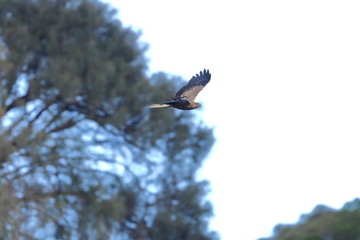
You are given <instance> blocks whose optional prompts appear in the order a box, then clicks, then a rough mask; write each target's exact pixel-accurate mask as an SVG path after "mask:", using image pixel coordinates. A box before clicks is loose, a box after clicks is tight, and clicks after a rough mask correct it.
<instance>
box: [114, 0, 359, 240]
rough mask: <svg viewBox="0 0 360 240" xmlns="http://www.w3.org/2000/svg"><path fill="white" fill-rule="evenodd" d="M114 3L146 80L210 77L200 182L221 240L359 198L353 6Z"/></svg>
mask: <svg viewBox="0 0 360 240" xmlns="http://www.w3.org/2000/svg"><path fill="white" fill-rule="evenodd" d="M108 1H111V0H108ZM112 5H113V6H115V7H117V8H119V11H120V12H119V17H120V19H121V21H122V22H123V23H124V24H126V25H132V26H133V27H134V29H141V30H142V32H143V35H142V38H141V40H143V41H145V42H148V43H149V44H150V49H149V51H148V52H147V56H148V57H149V59H150V62H149V66H150V71H151V72H155V71H159V70H163V71H165V72H169V73H172V74H176V75H181V76H183V77H184V78H186V79H189V78H190V77H191V76H192V75H194V74H196V73H198V72H199V71H200V70H202V69H204V68H209V69H210V71H211V73H212V81H211V82H210V83H209V84H208V85H207V87H206V88H205V89H204V90H203V91H202V92H201V93H200V95H199V97H198V100H199V101H200V102H202V103H203V105H204V107H203V109H202V111H201V114H200V116H201V117H202V118H203V119H204V121H206V122H207V123H208V124H209V125H211V126H215V129H216V130H215V134H216V138H217V142H216V145H215V146H214V148H213V150H212V152H211V154H210V155H209V157H208V159H207V161H206V162H205V164H204V168H203V169H202V172H201V176H202V177H204V178H207V179H209V180H210V181H211V186H212V189H213V191H212V193H211V194H210V195H209V197H210V199H211V201H212V203H213V206H214V208H215V209H214V210H215V217H214V218H213V220H212V221H211V228H212V229H215V230H217V231H218V232H219V233H220V236H221V238H222V239H224V240H234V239H237V240H248V239H249V240H251V239H257V238H260V237H264V236H268V235H269V234H271V231H272V228H273V227H274V226H275V225H276V224H278V223H280V222H283V223H284V222H287V223H288V222H295V221H297V220H298V218H299V216H300V214H302V213H306V212H309V211H311V210H312V209H313V208H314V207H315V206H316V205H317V204H320V203H322V204H326V205H328V206H331V207H336V208H339V207H341V206H342V205H343V204H344V203H345V202H346V201H350V200H352V199H353V198H355V197H360V191H359V184H360V174H359V167H360V109H359V105H360V14H359V13H360V2H359V1H347V0H344V1H332V0H326V1H325V0H323V1H320V0H302V1H291V0H283V1H279V0H275V1H269V0H253V1H251V0H248V1H211V0H207V1H205V0H203V1H200V0H197V1H190V0H183V1H166V0H152V1H148V0H141V1H140V0H131V1H130V0H129V1H115V0H113V1H112ZM165 111H166V110H165Z"/></svg>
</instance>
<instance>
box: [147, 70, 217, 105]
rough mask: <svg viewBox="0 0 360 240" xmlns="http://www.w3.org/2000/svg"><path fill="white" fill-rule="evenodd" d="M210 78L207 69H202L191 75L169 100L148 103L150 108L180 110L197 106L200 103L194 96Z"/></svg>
mask: <svg viewBox="0 0 360 240" xmlns="http://www.w3.org/2000/svg"><path fill="white" fill-rule="evenodd" d="M210 78H211V74H210V72H209V70H206V69H204V71H202V72H200V73H199V74H196V75H195V76H193V77H192V78H191V79H190V81H189V82H188V83H187V84H186V85H185V86H183V87H182V88H180V90H179V91H177V92H176V94H175V96H174V97H173V98H172V99H171V100H168V101H166V102H163V103H161V104H152V105H150V108H165V107H174V108H177V109H181V110H192V109H195V108H198V107H200V106H201V104H200V103H197V102H195V98H196V96H197V95H198V93H199V92H200V91H201V90H202V89H203V88H204V87H205V86H206V84H207V83H208V82H209V81H210Z"/></svg>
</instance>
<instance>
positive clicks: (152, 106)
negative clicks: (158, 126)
mask: <svg viewBox="0 0 360 240" xmlns="http://www.w3.org/2000/svg"><path fill="white" fill-rule="evenodd" d="M166 107H170V105H169V104H165V103H162V104H152V105H150V106H149V108H166Z"/></svg>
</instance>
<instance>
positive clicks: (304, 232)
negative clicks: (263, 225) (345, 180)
mask: <svg viewBox="0 0 360 240" xmlns="http://www.w3.org/2000/svg"><path fill="white" fill-rule="evenodd" d="M359 223H360V199H354V200H353V201H351V202H348V203H346V204H345V205H344V207H343V208H342V209H340V210H334V209H332V208H329V207H327V206H324V205H318V206H316V207H315V208H314V210H313V211H312V212H311V213H310V214H306V215H303V216H302V217H301V218H300V221H299V222H298V223H296V224H287V225H284V224H279V225H277V226H276V227H275V228H274V236H273V237H271V238H263V240H285V239H286V240H292V239H294V240H298V239H300V240H328V239H342V240H358V239H360V228H359Z"/></svg>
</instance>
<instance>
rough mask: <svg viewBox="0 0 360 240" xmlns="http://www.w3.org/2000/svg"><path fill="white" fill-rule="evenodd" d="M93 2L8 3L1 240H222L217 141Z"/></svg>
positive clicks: (0, 28) (1, 86)
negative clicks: (206, 168) (212, 174)
mask: <svg viewBox="0 0 360 240" xmlns="http://www.w3.org/2000/svg"><path fill="white" fill-rule="evenodd" d="M138 35H139V34H138V33H135V32H134V31H133V30H131V29H129V28H125V27H123V26H122V24H121V22H119V21H118V20H117V19H116V11H115V10H113V9H112V8H111V7H109V6H108V5H105V4H103V3H101V2H98V1H95V0H31V1H29V0H0V236H1V237H2V238H1V239H109V238H113V239H200V240H201V239H215V238H217V237H216V234H215V233H213V232H210V231H209V230H208V219H209V217H210V216H211V212H212V210H211V205H210V204H209V202H207V201H206V200H205V199H204V196H205V195H206V193H207V192H208V183H207V182H206V181H197V180H196V178H195V174H196V171H197V170H198V169H199V167H200V166H201V163H202V161H203V159H204V158H205V156H206V155H207V153H208V152H209V150H210V148H211V146H212V144H213V141H214V139H213V135H212V130H211V129H209V128H208V127H206V126H205V125H204V124H203V123H202V122H201V121H197V120H196V119H195V116H194V115H193V114H192V113H191V112H177V111H174V110H168V111H149V110H148V109H147V107H146V106H147V105H148V104H149V103H150V102H153V101H154V102H156V101H160V100H163V99H164V98H166V96H168V95H169V94H171V93H172V92H174V90H175V89H176V86H174V82H179V81H180V80H181V79H179V78H177V77H171V76H169V75H167V74H165V73H157V74H154V75H152V76H150V77H146V75H145V70H146V59H145V58H144V51H145V49H146V45H144V44H142V43H140V42H139V41H138Z"/></svg>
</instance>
